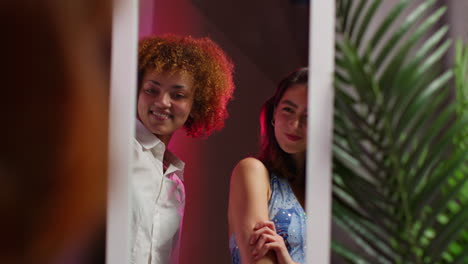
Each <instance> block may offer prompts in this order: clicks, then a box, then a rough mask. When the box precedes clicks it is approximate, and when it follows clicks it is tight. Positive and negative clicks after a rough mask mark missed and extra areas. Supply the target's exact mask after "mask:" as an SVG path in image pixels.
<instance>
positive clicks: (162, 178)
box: [131, 35, 234, 264]
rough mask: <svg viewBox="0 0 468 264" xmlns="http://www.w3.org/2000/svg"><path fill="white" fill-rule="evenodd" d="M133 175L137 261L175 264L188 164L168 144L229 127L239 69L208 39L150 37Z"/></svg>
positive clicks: (142, 69) (143, 46)
mask: <svg viewBox="0 0 468 264" xmlns="http://www.w3.org/2000/svg"><path fill="white" fill-rule="evenodd" d="M138 59H139V62H138V96H137V98H138V99H137V100H138V101H137V120H136V134H135V139H134V164H133V175H132V188H133V191H132V193H133V219H132V232H133V235H134V237H133V238H132V242H131V246H132V252H131V263H138V264H140V263H144V264H147V263H177V262H178V247H179V237H180V227H181V223H182V217H183V213H184V204H185V190H184V185H183V182H182V180H183V177H182V175H183V168H184V163H183V162H182V161H181V160H180V159H178V158H177V157H176V156H174V155H173V154H172V153H171V152H170V151H169V150H167V146H168V144H169V142H170V140H171V138H172V135H173V134H174V132H175V131H176V130H178V129H179V128H182V127H184V128H185V130H186V132H187V135H189V136H192V137H201V136H208V135H209V134H210V133H211V132H213V131H214V130H219V129H221V128H222V127H223V126H224V120H225V119H226V117H227V109H226V105H227V103H228V101H229V100H230V99H231V97H232V93H233V90H234V84H233V80H232V72H233V65H232V63H231V62H230V60H229V59H228V57H227V56H226V55H225V54H224V52H223V51H222V50H221V49H220V48H219V46H218V45H216V44H215V43H214V42H213V41H211V40H210V39H208V38H199V39H197V38H192V37H190V36H187V37H179V36H174V35H164V36H152V37H149V38H146V39H143V40H142V41H141V42H140V45H139V58H138Z"/></svg>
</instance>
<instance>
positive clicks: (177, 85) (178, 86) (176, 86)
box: [149, 80, 187, 89]
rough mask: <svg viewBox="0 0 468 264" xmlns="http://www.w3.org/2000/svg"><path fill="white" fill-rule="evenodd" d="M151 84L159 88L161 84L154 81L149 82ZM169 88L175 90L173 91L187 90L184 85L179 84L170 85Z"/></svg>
mask: <svg viewBox="0 0 468 264" xmlns="http://www.w3.org/2000/svg"><path fill="white" fill-rule="evenodd" d="M149 81H150V82H151V83H153V84H155V85H157V86H161V83H159V82H158V81H154V80H149ZM171 88H175V89H183V88H187V87H186V86H184V85H180V84H175V85H172V86H171Z"/></svg>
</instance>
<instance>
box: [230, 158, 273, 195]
mask: <svg viewBox="0 0 468 264" xmlns="http://www.w3.org/2000/svg"><path fill="white" fill-rule="evenodd" d="M231 184H240V185H244V188H245V187H247V188H248V187H253V188H259V187H260V186H265V187H268V186H269V175H268V170H267V168H266V167H265V165H264V164H263V162H261V161H260V160H258V159H256V158H252V157H248V158H244V159H242V160H241V161H239V163H237V165H236V167H235V168H234V170H233V172H232V177H231Z"/></svg>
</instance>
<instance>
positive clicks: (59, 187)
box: [0, 0, 111, 263]
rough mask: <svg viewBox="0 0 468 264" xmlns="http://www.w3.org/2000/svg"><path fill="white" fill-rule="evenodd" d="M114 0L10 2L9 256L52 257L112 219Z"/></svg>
mask: <svg viewBox="0 0 468 264" xmlns="http://www.w3.org/2000/svg"><path fill="white" fill-rule="evenodd" d="M110 19H111V0H67V1H63V0H34V1H1V2H0V29H1V32H2V33H1V34H2V40H1V41H0V52H1V53H2V56H1V60H2V63H1V65H2V66H1V68H0V72H1V76H2V77H1V79H0V80H1V85H2V90H1V91H2V95H1V96H0V124H1V128H0V138H1V142H2V143H1V148H0V214H1V218H0V229H1V230H0V234H2V239H1V242H0V263H52V262H54V259H56V258H57V257H58V256H59V255H60V254H62V253H63V252H64V250H66V248H68V247H73V244H74V243H79V241H83V240H86V239H87V236H89V235H90V233H91V232H93V228H94V227H95V225H96V224H97V223H98V222H99V221H102V219H103V217H104V216H105V198H106V173H107V157H106V155H107V154H106V152H107V104H108V101H107V92H108V65H109V61H108V60H109V58H108V54H109V49H110V36H109V34H110V25H111V24H110Z"/></svg>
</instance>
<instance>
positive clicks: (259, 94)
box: [139, 0, 309, 263]
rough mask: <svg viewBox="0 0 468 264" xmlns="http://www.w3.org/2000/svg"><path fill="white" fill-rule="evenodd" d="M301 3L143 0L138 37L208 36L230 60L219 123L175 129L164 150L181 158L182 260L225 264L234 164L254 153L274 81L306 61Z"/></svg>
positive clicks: (303, 5) (305, 7)
mask: <svg viewBox="0 0 468 264" xmlns="http://www.w3.org/2000/svg"><path fill="white" fill-rule="evenodd" d="M308 20H309V5H308V4H307V3H306V2H305V1H275V2H273V3H272V1H255V2H252V1H231V2H225V1H223V2H219V1H206V0H194V1H182V0H173V1H162V0H141V1H140V18H139V25H140V26H139V37H140V38H143V37H145V36H147V35H151V34H156V35H161V34H165V33H172V34H177V35H191V36H193V37H205V36H207V37H209V38H211V39H212V40H213V41H214V42H216V43H217V44H218V45H219V46H220V47H221V48H222V49H223V50H224V52H225V53H226V54H227V55H228V56H229V57H230V58H232V61H233V64H234V66H235V73H234V82H235V86H236V90H235V93H234V100H233V101H231V102H230V103H229V105H228V110H229V118H228V119H227V120H226V122H225V126H224V128H223V129H222V130H221V131H219V132H216V133H213V134H212V135H210V136H209V137H208V138H207V139H194V138H190V137H187V136H186V135H185V131H184V130H178V131H177V132H176V133H175V135H174V136H173V137H172V138H171V140H170V143H169V147H168V148H169V149H170V150H171V151H172V152H173V153H174V154H175V155H177V156H178V157H179V158H180V159H181V160H183V161H184V162H185V169H184V185H185V192H186V200H185V201H186V202H185V213H184V219H183V228H182V230H183V231H182V237H181V244H180V259H179V260H180V263H229V261H230V253H229V244H228V243H229V239H228V235H229V233H228V225H227V222H228V221H227V217H226V213H227V209H228V208H227V207H228V197H229V181H230V175H231V172H232V170H233V168H234V166H235V165H236V163H237V162H238V161H239V160H241V159H242V158H244V157H247V156H248V155H256V154H257V153H258V135H259V122H258V120H259V114H260V108H261V105H262V104H263V102H264V101H265V100H266V99H267V98H269V97H271V96H272V94H273V92H274V90H275V88H276V86H277V82H278V81H279V80H280V79H281V78H282V77H284V76H285V75H286V74H288V73H289V72H291V71H292V70H294V69H296V68H298V67H301V66H305V65H307V62H308Z"/></svg>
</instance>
